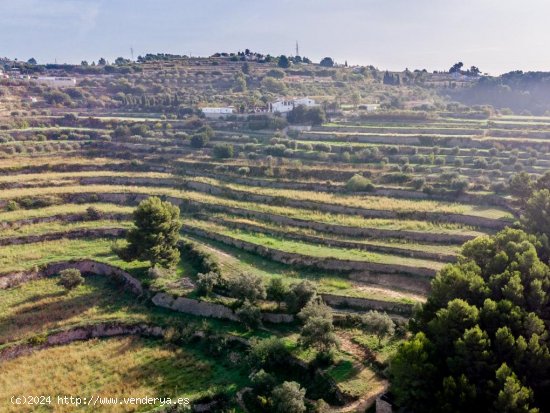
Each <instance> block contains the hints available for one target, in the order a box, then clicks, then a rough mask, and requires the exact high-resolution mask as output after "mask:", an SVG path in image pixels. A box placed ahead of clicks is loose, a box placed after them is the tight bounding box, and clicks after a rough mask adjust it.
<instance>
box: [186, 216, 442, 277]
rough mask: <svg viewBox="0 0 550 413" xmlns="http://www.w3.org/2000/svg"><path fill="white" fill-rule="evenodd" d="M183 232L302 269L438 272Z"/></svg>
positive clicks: (190, 229) (200, 231) (430, 274)
mask: <svg viewBox="0 0 550 413" xmlns="http://www.w3.org/2000/svg"><path fill="white" fill-rule="evenodd" d="M183 230H184V231H185V232H187V233H190V234H194V235H198V236H200V237H205V238H209V239H213V240H216V241H219V242H222V243H224V244H227V245H231V246H233V247H237V248H240V249H243V250H245V251H249V252H254V253H256V254H258V255H261V256H262V257H266V258H269V259H271V260H273V261H277V262H281V263H283V264H289V265H295V266H300V267H313V268H318V269H321V270H330V271H348V272H349V271H374V272H385V273H399V274H410V275H413V276H420V277H427V278H428V277H433V276H435V274H436V270H434V269H431V268H421V267H412V266H406V265H400V264H380V263H374V262H368V261H352V260H340V259H337V258H322V257H313V256H308V255H302V254H297V253H291V252H285V251H280V250H277V249H273V248H269V247H266V246H264V245H257V244H254V243H251V242H247V241H243V240H239V239H235V238H232V237H229V236H226V235H223V234H218V233H215V232H210V231H206V230H203V229H202V228H197V227H192V226H189V225H184V227H183Z"/></svg>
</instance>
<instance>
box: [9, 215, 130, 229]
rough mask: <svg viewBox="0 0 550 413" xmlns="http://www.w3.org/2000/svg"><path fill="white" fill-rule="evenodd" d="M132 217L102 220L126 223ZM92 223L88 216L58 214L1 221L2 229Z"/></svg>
mask: <svg viewBox="0 0 550 413" xmlns="http://www.w3.org/2000/svg"><path fill="white" fill-rule="evenodd" d="M131 217H132V214H105V213H101V214H100V219H106V220H111V221H124V220H128V219H130V218H131ZM84 221H91V220H90V219H89V218H88V216H87V215H86V214H58V215H50V216H47V217H36V218H26V219H19V220H16V221H1V222H0V229H5V228H19V227H22V226H24V225H33V224H41V223H45V222H84Z"/></svg>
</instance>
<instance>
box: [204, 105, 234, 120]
mask: <svg viewBox="0 0 550 413" xmlns="http://www.w3.org/2000/svg"><path fill="white" fill-rule="evenodd" d="M201 111H202V113H204V116H206V117H207V118H220V117H222V116H225V115H231V114H232V113H233V112H234V109H233V108H232V107H231V106H229V107H226V108H202V109H201Z"/></svg>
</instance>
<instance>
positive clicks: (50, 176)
mask: <svg viewBox="0 0 550 413" xmlns="http://www.w3.org/2000/svg"><path fill="white" fill-rule="evenodd" d="M91 177H113V178H116V177H122V178H152V179H162V178H165V179H169V178H176V176H175V175H172V174H168V173H162V172H118V171H79V172H47V173H31V174H21V175H5V176H1V177H0V183H13V182H33V181H37V182H40V181H55V180H71V181H75V180H77V179H78V178H91Z"/></svg>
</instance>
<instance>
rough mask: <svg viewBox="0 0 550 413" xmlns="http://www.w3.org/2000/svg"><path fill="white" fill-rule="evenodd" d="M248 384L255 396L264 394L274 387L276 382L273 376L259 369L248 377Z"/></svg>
mask: <svg viewBox="0 0 550 413" xmlns="http://www.w3.org/2000/svg"><path fill="white" fill-rule="evenodd" d="M250 382H251V383H252V388H253V389H254V390H255V391H256V393H257V394H266V393H268V392H270V391H271V390H272V389H273V387H275V383H276V380H275V377H273V375H271V374H269V373H266V371H265V370H264V369H260V370H258V371H256V372H254V373H252V374H251V375H250Z"/></svg>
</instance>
